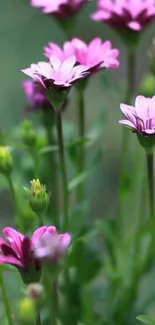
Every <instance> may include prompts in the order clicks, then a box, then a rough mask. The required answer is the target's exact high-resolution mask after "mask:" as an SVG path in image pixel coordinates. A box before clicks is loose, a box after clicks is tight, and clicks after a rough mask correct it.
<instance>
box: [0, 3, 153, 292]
mask: <svg viewBox="0 0 155 325" xmlns="http://www.w3.org/2000/svg"><path fill="white" fill-rule="evenodd" d="M95 5H96V1H95V0H92V1H88V4H87V6H86V7H85V8H84V9H83V10H82V12H81V13H80V14H79V16H78V19H77V25H76V29H75V35H76V36H78V37H80V38H81V39H84V40H86V41H90V40H91V39H92V38H94V37H96V36H99V37H101V38H103V39H106V40H107V39H109V40H111V41H112V44H113V47H117V48H119V50H120V62H121V65H120V68H119V69H116V70H112V71H107V72H105V73H104V72H102V73H100V74H98V75H97V76H95V77H94V78H92V80H91V82H90V84H89V87H88V89H87V92H86V98H85V100H86V116H87V117H86V119H87V127H88V129H89V128H91V127H92V125H93V124H94V121H95V120H97V118H98V117H99V116H100V112H104V116H105V117H104V122H103V132H102V136H101V137H100V140H99V141H98V143H97V144H96V145H95V147H94V151H96V150H97V147H99V146H100V145H102V146H103V147H104V158H103V162H102V164H101V166H100V168H99V169H98V171H97V172H96V174H95V175H94V176H93V179H92V180H91V181H90V184H91V186H90V187H89V195H90V197H91V198H92V209H91V216H90V217H91V218H103V217H104V216H108V217H109V216H110V217H113V216H115V217H117V198H118V180H119V166H120V158H121V150H120V148H121V131H122V127H121V126H120V125H119V124H118V120H119V118H120V116H121V113H120V110H119V103H120V102H121V101H123V98H124V90H125V86H126V49H125V47H124V46H123V44H122V43H121V42H120V40H119V38H118V36H117V35H116V34H115V32H114V31H113V30H111V29H110V28H108V27H107V26H106V25H103V24H101V23H95V22H93V21H91V20H90V18H89V15H90V13H91V12H93V10H94V9H95ZM154 28H155V23H154V24H152V25H151V27H149V28H148V29H147V31H145V32H144V35H143V36H142V40H141V43H140V46H139V48H138V53H137V68H136V80H137V81H136V86H137V89H138V83H139V80H140V79H141V78H142V77H143V75H144V74H145V73H146V71H147V68H148V62H147V61H148V58H147V55H146V52H147V50H148V47H149V46H150V44H151V41H152V38H153V37H154V36H155V35H154V34H155V30H154ZM0 40H1V47H0V127H1V128H2V129H3V130H9V129H10V128H11V127H12V126H16V125H17V124H18V123H19V122H21V121H22V120H23V108H24V107H25V105H26V99H25V96H24V94H23V92H22V89H21V82H22V81H23V80H24V79H25V76H24V75H23V74H22V73H21V69H22V68H26V67H28V66H29V64H30V63H32V62H38V61H39V60H42V59H43V47H44V46H45V45H46V44H47V43H48V42H49V41H51V40H52V41H54V42H57V43H60V44H62V43H63V42H64V41H65V35H64V34H63V33H62V31H61V30H60V27H59V26H58V25H57V23H56V22H55V21H54V19H53V18H50V17H47V16H45V15H43V14H42V13H41V12H40V11H39V10H37V9H35V8H32V7H31V6H30V4H29V1H28V0H1V1H0ZM64 118H65V119H68V120H70V121H74V122H75V121H76V104H75V101H74V93H73V95H72V102H71V104H70V107H69V109H68V111H67V112H66V113H65V114H64ZM135 143H136V145H137V142H136V141H135V137H134V136H133V137H132V141H131V148H130V149H131V155H129V159H130V160H129V161H130V163H131V169H132V168H133V167H134V164H135V161H134V158H133V157H134V156H133V155H132V153H133V151H135ZM136 148H137V147H136ZM94 151H93V152H89V155H90V157H91V155H93V154H94ZM142 157H143V153H142V156H140V158H139V159H142ZM11 213H12V207H11V200H10V197H9V196H8V195H7V193H6V192H3V193H1V196H0V215H1V224H2V225H9V224H10V222H11ZM11 285H12V284H10V286H11Z"/></svg>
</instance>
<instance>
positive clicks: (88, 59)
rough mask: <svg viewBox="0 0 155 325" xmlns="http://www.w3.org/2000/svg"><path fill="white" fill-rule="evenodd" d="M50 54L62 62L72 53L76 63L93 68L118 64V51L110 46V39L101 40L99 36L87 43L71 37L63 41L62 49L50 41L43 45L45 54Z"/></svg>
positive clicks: (48, 56)
mask: <svg viewBox="0 0 155 325" xmlns="http://www.w3.org/2000/svg"><path fill="white" fill-rule="evenodd" d="M51 55H56V56H57V57H58V58H59V60H61V61H62V62H63V61H64V60H66V59H67V58H68V57H69V56H71V55H74V56H75V57H76V62H77V63H78V64H82V65H83V66H87V68H88V69H93V70H94V69H95V70H100V69H103V68H117V67H118V66H119V61H118V55H119V51H118V50H117V49H113V48H112V45H111V42H110V41H105V42H102V40H101V39H100V38H95V39H93V40H92V41H91V42H90V43H89V44H88V45H87V44H86V43H85V42H84V41H82V40H80V39H79V38H73V39H72V40H71V41H68V42H65V43H64V46H63V49H61V48H60V47H59V46H58V45H57V44H55V43H52V42H50V43H49V45H48V46H46V47H45V56H46V57H47V58H50V57H51Z"/></svg>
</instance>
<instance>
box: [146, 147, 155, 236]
mask: <svg viewBox="0 0 155 325" xmlns="http://www.w3.org/2000/svg"><path fill="white" fill-rule="evenodd" d="M146 161H147V178H148V197H149V216H150V224H151V225H152V227H151V229H152V230H153V231H152V241H153V242H154V224H155V221H154V202H153V197H154V189H153V150H151V151H148V152H147V151H146Z"/></svg>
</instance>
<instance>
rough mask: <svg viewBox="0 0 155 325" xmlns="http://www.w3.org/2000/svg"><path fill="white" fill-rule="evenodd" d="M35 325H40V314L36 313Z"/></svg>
mask: <svg viewBox="0 0 155 325" xmlns="http://www.w3.org/2000/svg"><path fill="white" fill-rule="evenodd" d="M35 325H41V318H40V314H39V312H38V313H37V317H36V321H35Z"/></svg>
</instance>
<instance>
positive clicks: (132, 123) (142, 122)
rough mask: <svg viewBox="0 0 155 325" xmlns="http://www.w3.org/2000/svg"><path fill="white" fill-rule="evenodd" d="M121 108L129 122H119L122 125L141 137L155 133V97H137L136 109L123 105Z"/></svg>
mask: <svg viewBox="0 0 155 325" xmlns="http://www.w3.org/2000/svg"><path fill="white" fill-rule="evenodd" d="M120 108H121V110H122V112H123V114H124V115H125V116H126V117H127V120H121V121H119V122H120V123H121V124H124V125H125V126H127V127H130V128H131V130H132V131H134V132H136V133H138V134H140V135H152V134H154V133H155V96H153V97H152V98H147V97H144V96H137V98H136V100H135V107H134V106H129V105H126V104H121V105H120Z"/></svg>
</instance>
